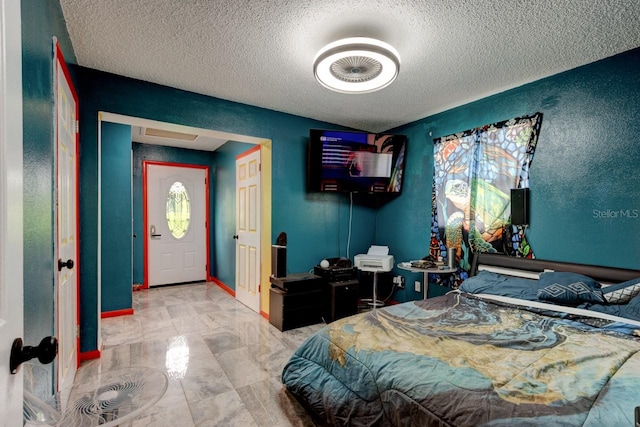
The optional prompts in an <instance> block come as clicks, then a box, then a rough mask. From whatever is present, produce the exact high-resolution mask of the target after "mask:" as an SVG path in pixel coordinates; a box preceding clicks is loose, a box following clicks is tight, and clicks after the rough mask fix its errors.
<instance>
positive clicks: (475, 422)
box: [282, 293, 640, 426]
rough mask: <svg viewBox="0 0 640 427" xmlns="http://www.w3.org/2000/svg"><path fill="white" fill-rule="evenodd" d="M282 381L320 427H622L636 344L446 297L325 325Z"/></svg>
mask: <svg viewBox="0 0 640 427" xmlns="http://www.w3.org/2000/svg"><path fill="white" fill-rule="evenodd" d="M282 382H283V384H284V385H285V386H286V388H287V390H289V391H290V392H291V393H292V394H293V395H295V396H296V397H297V398H298V399H299V400H300V401H302V402H303V404H304V405H305V406H306V407H308V408H309V409H310V410H311V411H312V412H313V413H315V414H316V415H317V416H318V417H319V418H320V419H321V420H323V421H324V422H326V423H328V424H331V425H397V426H400V425H407V426H409V425H419V426H429V425H439V426H516V425H517V426H522V425H541V426H548V425H567V426H573V425H576V426H609V425H610V426H622V425H633V415H634V414H633V412H634V407H635V406H638V405H640V339H638V338H637V337H634V336H629V335H623V334H619V333H616V332H610V331H604V330H602V329H599V328H596V327H592V326H588V325H584V324H582V323H579V322H575V321H569V320H567V319H562V318H560V317H552V316H549V315H546V314H542V313H536V312H531V311H528V310H524V309H522V308H517V307H513V306H509V305H507V304H502V303H497V302H490V301H484V300H481V299H478V298H476V297H475V296H473V295H468V294H464V293H450V294H448V295H445V296H442V297H438V298H433V299H429V300H426V301H414V302H408V303H404V304H399V305H396V306H391V307H387V308H384V309H378V310H376V311H372V312H369V313H363V314H359V315H356V316H352V317H349V318H346V319H341V320H338V321H336V322H334V323H331V324H329V325H327V326H326V327H325V328H323V329H322V330H320V331H319V332H317V333H316V334H314V335H313V336H311V337H310V338H309V339H308V340H307V341H306V342H305V343H304V344H303V345H302V346H301V347H300V348H299V349H298V350H297V351H296V352H295V353H294V355H293V356H292V357H291V359H290V360H289V362H288V363H287V365H286V366H285V368H284V370H283V373H282Z"/></svg>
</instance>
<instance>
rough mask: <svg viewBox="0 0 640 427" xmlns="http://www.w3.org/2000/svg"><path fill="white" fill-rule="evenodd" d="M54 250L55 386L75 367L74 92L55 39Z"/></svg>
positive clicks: (72, 373) (65, 384) (64, 385)
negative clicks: (55, 248) (55, 260)
mask: <svg viewBox="0 0 640 427" xmlns="http://www.w3.org/2000/svg"><path fill="white" fill-rule="evenodd" d="M55 57H56V61H55V66H56V68H55V70H56V102H55V110H56V145H57V158H56V162H57V181H56V202H57V208H56V209H57V211H56V218H57V224H56V227H57V245H56V247H57V253H58V263H57V264H58V265H57V266H56V267H57V270H58V277H57V278H58V280H57V295H56V298H57V304H56V307H57V308H56V323H57V327H56V329H57V331H56V335H57V337H58V389H62V388H67V387H69V386H70V385H71V384H73V379H74V378H75V374H76V370H77V369H78V341H79V336H78V335H79V334H78V332H79V331H78V274H77V271H78V236H77V232H78V216H77V213H78V210H77V200H78V195H77V189H78V186H77V171H78V158H77V145H78V132H77V130H78V123H77V117H78V116H77V111H78V110H77V106H78V104H77V102H78V99H77V95H76V92H75V90H74V89H73V86H72V83H71V79H70V78H69V74H68V71H67V68H66V65H65V63H64V58H63V57H62V53H61V52H60V48H59V46H58V45H57V43H56V55H55Z"/></svg>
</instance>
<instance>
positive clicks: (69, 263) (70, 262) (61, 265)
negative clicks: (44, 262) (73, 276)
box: [58, 259, 73, 271]
mask: <svg viewBox="0 0 640 427" xmlns="http://www.w3.org/2000/svg"><path fill="white" fill-rule="evenodd" d="M65 267H67V268H68V269H69V270H71V269H72V268H73V260H72V259H68V260H67V261H66V262H65V261H63V260H61V259H59V260H58V271H62V269H63V268H65Z"/></svg>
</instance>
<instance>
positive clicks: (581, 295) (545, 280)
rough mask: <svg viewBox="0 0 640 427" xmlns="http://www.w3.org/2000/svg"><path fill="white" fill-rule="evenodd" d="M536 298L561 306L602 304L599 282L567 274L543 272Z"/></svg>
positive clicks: (586, 277)
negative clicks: (590, 303) (586, 303)
mask: <svg viewBox="0 0 640 427" xmlns="http://www.w3.org/2000/svg"><path fill="white" fill-rule="evenodd" d="M539 280H540V284H541V285H542V287H541V288H540V289H539V290H538V298H540V299H541V300H543V301H550V302H555V303H558V304H562V305H573V306H576V305H579V304H582V303H585V302H594V303H604V302H606V300H605V299H604V295H603V294H602V290H601V289H600V287H601V285H600V283H599V282H597V281H595V280H593V279H592V278H591V277H588V276H584V275H582V274H577V273H569V272H545V273H541V274H540V279H539Z"/></svg>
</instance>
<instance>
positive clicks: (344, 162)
mask: <svg viewBox="0 0 640 427" xmlns="http://www.w3.org/2000/svg"><path fill="white" fill-rule="evenodd" d="M406 148H407V137H406V136H405V135H391V134H374V133H366V132H352V131H336V130H320V129H311V130H310V133H309V153H308V154H309V156H308V163H307V188H308V190H309V191H315V192H317V191H320V192H347V193H349V192H354V193H396V194H398V193H400V192H401V191H402V179H403V173H404V162H405V157H406Z"/></svg>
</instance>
